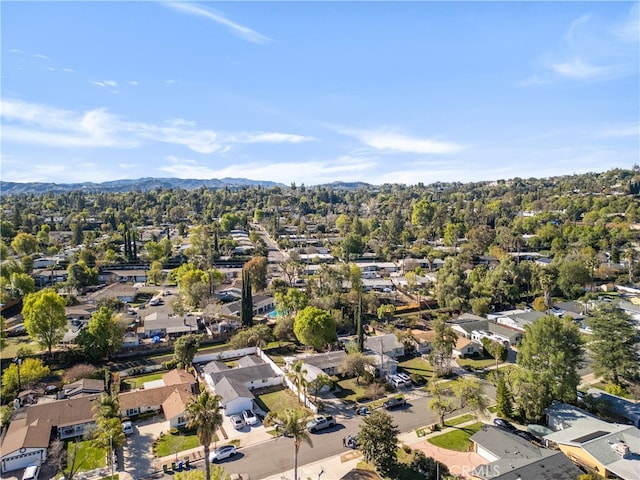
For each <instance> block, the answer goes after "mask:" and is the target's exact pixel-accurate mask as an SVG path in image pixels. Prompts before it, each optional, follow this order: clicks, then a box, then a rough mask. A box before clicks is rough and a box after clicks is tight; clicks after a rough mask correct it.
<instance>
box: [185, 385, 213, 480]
mask: <svg viewBox="0 0 640 480" xmlns="http://www.w3.org/2000/svg"><path fill="white" fill-rule="evenodd" d="M185 415H186V419H187V426H188V427H189V428H194V429H195V430H196V431H197V433H198V440H200V444H201V445H202V446H203V448H204V459H205V462H204V468H205V479H206V480H209V479H210V478H211V462H209V450H210V448H209V447H210V445H211V441H212V440H213V438H214V436H215V434H216V430H218V428H220V425H222V414H221V413H220V397H219V396H218V395H212V394H210V393H209V391H208V390H204V391H203V392H202V393H200V395H198V396H197V397H196V398H195V399H193V400H191V401H190V402H189V403H187V406H186V407H185Z"/></svg>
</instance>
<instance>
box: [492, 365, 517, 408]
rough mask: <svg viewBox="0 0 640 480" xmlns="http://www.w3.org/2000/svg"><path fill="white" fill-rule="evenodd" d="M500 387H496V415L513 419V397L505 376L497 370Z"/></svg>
mask: <svg viewBox="0 0 640 480" xmlns="http://www.w3.org/2000/svg"><path fill="white" fill-rule="evenodd" d="M496 374H497V375H498V385H497V386H496V404H497V405H496V413H497V414H498V416H499V417H503V418H512V417H513V396H512V395H511V391H510V390H509V387H508V386H507V382H506V381H505V379H504V376H503V375H500V372H498V371H497V370H496Z"/></svg>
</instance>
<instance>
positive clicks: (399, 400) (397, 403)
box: [382, 397, 407, 410]
mask: <svg viewBox="0 0 640 480" xmlns="http://www.w3.org/2000/svg"><path fill="white" fill-rule="evenodd" d="M406 404H407V401H406V400H405V399H404V398H403V397H391V398H390V399H389V400H387V401H385V402H384V403H383V404H382V406H383V407H384V408H385V409H387V410H392V409H394V408H399V407H404V406H405V405H406Z"/></svg>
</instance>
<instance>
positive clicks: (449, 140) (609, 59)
mask: <svg viewBox="0 0 640 480" xmlns="http://www.w3.org/2000/svg"><path fill="white" fill-rule="evenodd" d="M0 16H1V33H0V35H1V43H0V62H1V77H0V82H1V83H0V101H1V105H0V113H1V125H0V126H1V131H0V138H1V152H0V178H1V179H2V180H4V181H13V182H56V183H74V182H84V181H92V182H103V181H108V180H117V179H125V178H127V179H136V178H142V177H163V178H165V177H178V178H191V179H211V178H225V177H235V178H248V179H253V180H270V181H275V182H279V183H282V184H285V185H289V184H291V183H296V184H297V185H301V184H305V185H316V184H322V183H329V182H334V181H345V182H355V181H361V182H368V183H371V184H374V185H380V184H384V183H403V184H416V183H419V182H422V183H425V184H429V183H432V182H453V181H456V182H472V181H484V180H498V179H509V178H514V177H521V178H529V177H536V178H542V177H549V176H555V175H565V174H576V173H584V172H602V171H606V170H608V169H610V168H631V167H632V166H633V165H634V164H637V163H640V95H639V93H640V78H639V69H640V67H639V64H640V7H639V4H638V3H637V2H623V1H606V2H592V1H588V2H580V1H570V2H536V1H529V2H509V1H503V2H483V1H475V2H456V1H453V2H427V1H425V2H420V1H413V2H340V1H335V2H324V1H318V2H312V1H308V2H293V1H290V2H268V1H261V2H242V1H236V2H213V1H209V2H207V1H202V2H184V1H182V2H166V1H158V2H152V1H130V2H112V1H101V2H100V1H88V2H81V1H73V2H71V1H68V2H54V1H45V2H30V1H21V2H17V1H3V2H0Z"/></svg>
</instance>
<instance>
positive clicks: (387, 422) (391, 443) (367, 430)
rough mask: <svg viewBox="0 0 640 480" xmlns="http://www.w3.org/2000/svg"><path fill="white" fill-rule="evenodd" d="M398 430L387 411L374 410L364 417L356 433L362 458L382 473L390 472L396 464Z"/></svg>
mask: <svg viewBox="0 0 640 480" xmlns="http://www.w3.org/2000/svg"><path fill="white" fill-rule="evenodd" d="M398 433H400V430H399V429H398V427H397V425H395V424H394V423H393V417H391V415H389V414H388V413H387V412H383V411H380V410H374V411H373V412H372V413H371V415H368V416H366V417H364V419H363V421H362V423H361V424H360V431H359V434H358V445H359V449H360V451H361V452H362V455H363V456H364V459H365V460H366V461H367V462H369V463H373V464H374V465H375V466H376V467H377V468H378V469H379V470H380V472H381V473H382V474H383V475H388V474H390V473H392V472H393V471H394V470H395V468H396V466H397V462H398V460H397V456H396V451H397V449H398Z"/></svg>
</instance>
